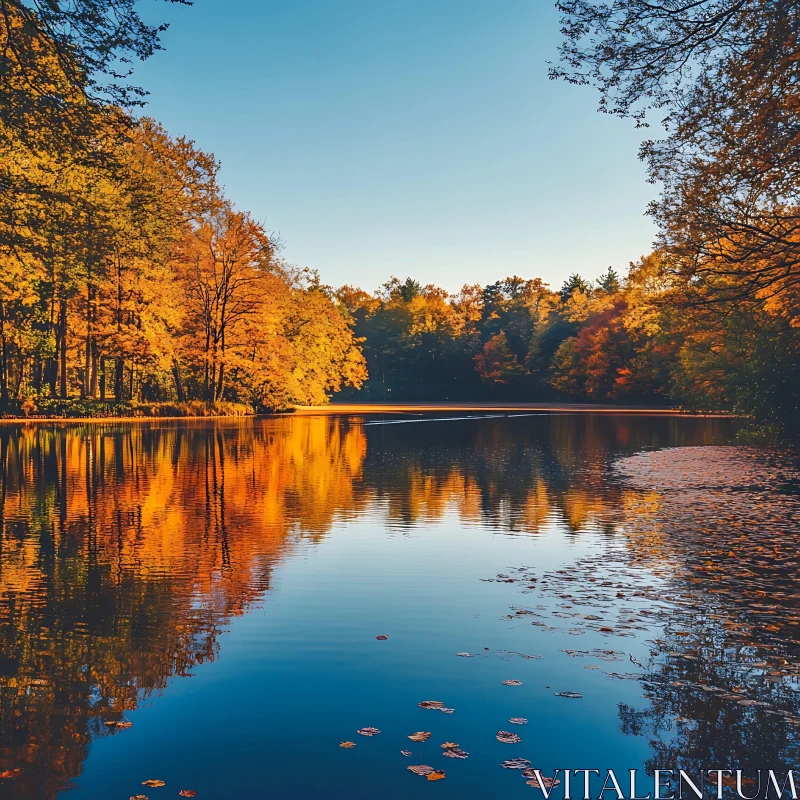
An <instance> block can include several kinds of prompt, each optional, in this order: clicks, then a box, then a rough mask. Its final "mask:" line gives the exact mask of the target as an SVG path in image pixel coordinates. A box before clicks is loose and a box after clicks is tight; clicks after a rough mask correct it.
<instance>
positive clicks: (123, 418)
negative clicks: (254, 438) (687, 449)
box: [0, 401, 737, 424]
mask: <svg viewBox="0 0 800 800" xmlns="http://www.w3.org/2000/svg"><path fill="white" fill-rule="evenodd" d="M98 411H100V413H98ZM92 412H94V413H92ZM515 412H516V413H541V414H637V415H651V416H674V417H678V416H680V417H710V418H725V417H735V416H737V415H735V414H731V413H728V412H724V411H716V412H714V411H709V412H703V411H691V410H686V409H680V408H669V407H659V406H622V405H600V404H597V405H594V404H591V403H489V402H477V403H473V402H466V403H460V402H431V403H375V402H370V403H330V404H329V405H324V406H321V405H319V406H293V407H292V408H289V409H286V410H283V411H274V412H262V413H256V412H254V411H252V410H251V409H249V408H247V406H244V405H239V404H232V403H225V404H218V405H216V406H207V405H205V404H203V403H199V402H192V403H185V404H181V405H180V406H178V405H176V404H171V403H152V404H143V405H141V406H131V405H130V404H128V403H126V404H122V405H120V406H115V405H114V404H113V403H106V404H103V405H100V404H99V403H93V404H91V406H87V405H86V404H83V403H81V402H80V401H76V402H75V404H74V406H70V405H67V404H65V405H64V406H62V407H61V408H59V409H58V411H54V412H52V413H31V414H29V415H28V416H25V415H24V414H18V415H17V414H8V413H7V414H4V415H3V416H1V417H0V424H2V423H6V424H20V423H79V422H91V423H115V422H167V421H175V420H203V419H237V418H238V419H242V418H245V417H274V416H303V417H309V416H358V415H361V414H432V413H442V414H457V413H483V414H487V413H488V414H491V413H502V414H506V413H509V414H513V413H515Z"/></svg>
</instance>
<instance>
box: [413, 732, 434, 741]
mask: <svg viewBox="0 0 800 800" xmlns="http://www.w3.org/2000/svg"><path fill="white" fill-rule="evenodd" d="M408 738H409V739H411V741H412V742H427V741H428V739H430V738H431V734H430V733H429V732H428V731H417V732H416V733H412V734H411V735H410V736H409V737H408Z"/></svg>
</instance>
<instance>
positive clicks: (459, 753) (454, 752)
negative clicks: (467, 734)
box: [442, 747, 469, 758]
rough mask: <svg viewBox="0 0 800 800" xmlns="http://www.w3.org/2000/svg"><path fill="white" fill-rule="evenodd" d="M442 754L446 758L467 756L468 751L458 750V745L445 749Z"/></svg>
mask: <svg viewBox="0 0 800 800" xmlns="http://www.w3.org/2000/svg"><path fill="white" fill-rule="evenodd" d="M442 755H443V756H447V758H469V753H467V752H465V751H464V750H460V749H459V748H458V747H453V748H451V749H450V750H445V751H444V752H443V753H442Z"/></svg>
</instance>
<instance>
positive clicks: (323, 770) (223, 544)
mask: <svg viewBox="0 0 800 800" xmlns="http://www.w3.org/2000/svg"><path fill="white" fill-rule="evenodd" d="M387 421H394V422H396V421H397V418H393V419H392V420H384V419H381V418H378V417H369V418H360V417H352V418H328V417H320V418H274V419H262V420H246V421H241V422H227V421H226V422H221V421H220V422H185V423H172V422H169V423H160V424H148V423H143V424H108V425H69V426H26V427H3V428H2V429H0V466H1V467H2V487H0V491H1V492H2V494H1V495H0V511H1V512H2V521H1V522H0V773H3V772H4V771H8V770H21V772H19V773H18V774H17V773H13V774H16V777H12V778H6V779H0V796H2V797H8V798H19V799H23V798H24V799H26V800H27V799H28V798H55V797H69V798H75V800H89V798H92V799H94V798H102V799H103V800H113V798H121V799H123V800H124V799H125V798H128V797H131V796H133V795H136V794H140V793H141V794H146V795H147V796H149V797H150V798H151V800H152V798H154V797H164V798H166V797H173V796H177V794H178V790H179V789H193V790H196V791H197V792H198V795H197V796H198V797H199V798H206V797H208V798H231V797H273V798H277V797H280V798H283V797H287V798H288V797H314V798H316V797H336V798H338V797H347V798H376V797H381V798H384V797H385V798H400V797H403V798H405V797H416V796H422V795H430V796H431V797H476V798H485V797H516V796H523V795H531V793H533V796H541V794H540V793H539V790H538V789H534V788H531V787H529V786H527V785H526V783H525V778H524V777H523V776H522V775H521V773H520V772H519V771H518V770H510V769H504V768H503V767H502V766H501V764H502V762H503V761H504V760H506V759H511V758H520V757H521V758H526V759H529V760H530V761H531V762H532V766H534V767H539V768H541V769H542V770H545V771H546V774H552V770H553V769H555V768H563V767H571V768H600V769H603V770H604V769H607V768H615V769H617V770H620V771H623V770H627V769H629V768H650V769H652V768H653V767H663V768H675V767H684V768H697V767H701V766H706V767H708V766H726V767H727V766H729V765H733V766H768V767H772V768H775V769H777V768H780V767H784V766H794V767H795V768H797V767H798V762H799V761H800V757H799V755H800V747H799V744H798V743H799V742H800V691H799V683H798V681H799V680H800V678H799V676H800V667H798V653H800V588H798V585H797V574H798V571H799V570H798V566H799V565H798V562H797V560H796V559H797V549H798V548H797V544H798V534H797V523H798V520H799V517H798V502H797V499H798V494H797V486H798V482H797V471H796V469H795V467H794V465H793V464H791V463H790V462H789V460H788V459H786V458H781V457H779V456H767V455H763V454H760V453H757V452H753V451H749V450H743V449H740V448H733V447H726V446H720V445H726V444H729V443H730V440H731V437H732V434H733V423H731V422H729V421H725V420H710V419H685V418H683V419H672V418H663V417H626V416H616V415H613V416H601V415H596V416H593V415H575V416H570V415H554V416H546V415H536V416H530V415H519V416H514V415H512V416H504V417H501V418H483V419H467V420H444V421H430V420H429V419H428V418H426V417H422V416H417V417H413V418H409V421H407V422H403V423H402V424H385V423H386V422H387ZM378 635H386V636H388V637H389V638H388V640H386V641H378V640H376V636H378ZM459 653H461V654H464V653H467V654H470V656H471V657H466V656H464V655H457V654H459ZM506 680H517V681H521V682H522V684H521V685H519V686H508V685H503V681H506ZM557 692H575V693H578V694H580V695H581V697H579V698H567V697H562V696H557V695H556V694H555V693H557ZM424 700H437V701H441V702H442V703H443V704H444V705H445V706H446V707H448V708H452V709H454V713H452V714H447V713H441V712H440V711H437V710H425V709H422V708H420V707H419V706H418V704H419V703H420V702H421V701H424ZM510 718H526V719H527V720H528V721H527V723H526V724H513V723H510V722H509V720H510ZM114 723H122V725H116V724H114ZM128 723H132V726H131V727H126V726H127V724H128ZM365 726H373V727H376V728H378V729H380V731H381V733H380V734H379V735H376V736H373V737H366V736H362V735H359V734H358V733H357V731H358V729H359V728H362V727H365ZM416 731H428V732H431V733H432V736H431V738H430V739H429V740H428V741H426V742H423V743H414V742H412V741H410V740H409V739H408V738H407V737H408V736H409V735H410V734H413V733H414V732H416ZM498 731H511V732H513V733H516V734H517V735H518V736H519V737H520V738H521V741H520V742H519V743H516V744H504V743H501V742H500V741H498V740H497V738H496V733H497V732H498ZM344 741H352V742H355V744H356V747H354V748H352V749H342V748H340V747H339V744H340V742H344ZM444 742H454V743H457V744H458V745H459V746H460V748H461V749H462V750H464V751H466V752H468V753H469V758H467V759H453V758H447V757H444V756H443V754H442V748H441V744H442V743H444ZM401 750H409V751H411V753H412V755H411V756H410V757H405V756H403V755H402V754H401V752H400V751H401ZM420 764H426V765H430V766H432V767H434V768H435V769H437V770H444V771H445V772H446V776H447V777H446V779H445V780H441V781H437V782H429V781H427V780H426V779H425V778H424V777H419V776H417V775H414V774H412V773H411V772H409V771H408V769H407V767H408V766H409V765H420ZM147 779H159V780H163V781H165V782H166V787H164V788H145V787H143V786H142V785H141V784H142V781H144V780H147ZM598 788H599V787H598ZM554 796H558V794H557V793H556V794H554Z"/></svg>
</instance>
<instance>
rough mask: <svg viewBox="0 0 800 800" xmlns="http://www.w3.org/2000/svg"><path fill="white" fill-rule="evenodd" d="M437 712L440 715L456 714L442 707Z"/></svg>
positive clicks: (454, 711) (450, 709)
mask: <svg viewBox="0 0 800 800" xmlns="http://www.w3.org/2000/svg"><path fill="white" fill-rule="evenodd" d="M439 711H441V712H442V714H455V713H456V710H455V709H454V708H445V707H444V706H442V707H441V708H440V709H439Z"/></svg>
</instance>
